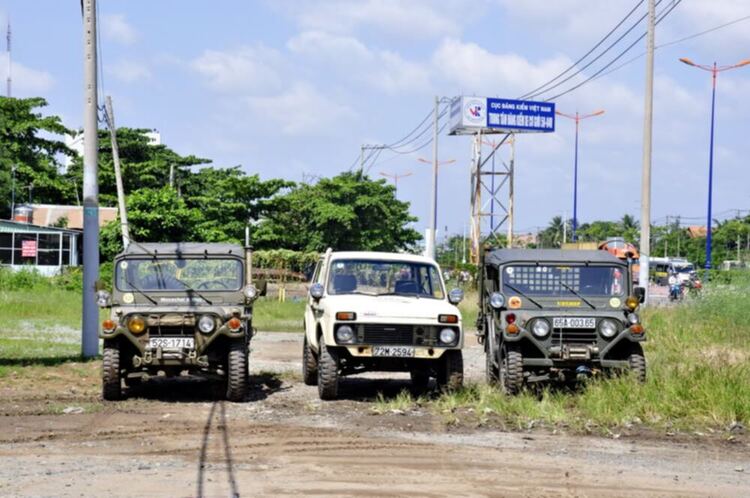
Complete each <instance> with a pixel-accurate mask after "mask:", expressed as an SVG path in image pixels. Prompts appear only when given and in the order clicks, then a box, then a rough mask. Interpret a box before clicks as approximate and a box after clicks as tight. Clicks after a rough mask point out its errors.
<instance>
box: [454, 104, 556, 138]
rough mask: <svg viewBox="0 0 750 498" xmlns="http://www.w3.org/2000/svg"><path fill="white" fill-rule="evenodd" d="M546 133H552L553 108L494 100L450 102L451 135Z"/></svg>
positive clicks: (550, 105) (551, 106)
mask: <svg viewBox="0 0 750 498" xmlns="http://www.w3.org/2000/svg"><path fill="white" fill-rule="evenodd" d="M479 131H481V132H482V134H490V133H509V132H513V133H540V132H541V133H549V132H553V131H555V104H554V103H552V102H536V101H532V100H513V99H501V98H493V97H456V98H454V99H453V100H452V101H451V111H450V132H449V134H450V135H472V134H474V133H477V132H479Z"/></svg>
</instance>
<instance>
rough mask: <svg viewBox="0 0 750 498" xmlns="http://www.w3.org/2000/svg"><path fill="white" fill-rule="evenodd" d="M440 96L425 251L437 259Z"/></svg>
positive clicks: (434, 131) (433, 151) (435, 120)
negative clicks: (430, 209) (430, 208)
mask: <svg viewBox="0 0 750 498" xmlns="http://www.w3.org/2000/svg"><path fill="white" fill-rule="evenodd" d="M439 106H440V98H439V97H437V96H435V110H434V112H433V117H432V120H433V130H432V202H431V206H432V212H431V213H430V228H429V233H428V235H427V244H426V248H425V252H426V255H427V257H429V258H432V259H435V231H436V230H437V188H438V107H439Z"/></svg>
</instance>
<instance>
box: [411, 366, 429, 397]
mask: <svg viewBox="0 0 750 498" xmlns="http://www.w3.org/2000/svg"><path fill="white" fill-rule="evenodd" d="M409 375H410V376H411V388H412V390H413V391H414V392H417V393H423V392H425V391H427V386H429V385H430V374H429V373H427V372H425V371H423V370H412V371H410V372H409Z"/></svg>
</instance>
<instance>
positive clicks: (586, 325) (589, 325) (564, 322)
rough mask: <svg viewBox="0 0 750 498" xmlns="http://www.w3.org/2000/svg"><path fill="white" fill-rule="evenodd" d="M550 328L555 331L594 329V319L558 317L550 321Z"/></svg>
mask: <svg viewBox="0 0 750 498" xmlns="http://www.w3.org/2000/svg"><path fill="white" fill-rule="evenodd" d="M552 327H553V328H556V329H595V328H596V319H595V318H580V317H575V316H558V317H555V318H553V319H552Z"/></svg>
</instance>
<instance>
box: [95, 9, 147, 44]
mask: <svg viewBox="0 0 750 498" xmlns="http://www.w3.org/2000/svg"><path fill="white" fill-rule="evenodd" d="M101 24H102V27H101V30H102V35H103V36H104V37H105V38H106V39H109V40H112V41H115V42H117V43H120V44H122V45H132V44H133V43H135V41H136V40H137V39H138V32H137V31H136V30H135V28H133V26H131V25H130V23H128V21H127V20H126V19H125V16H124V15H123V14H104V15H103V16H102V22H101Z"/></svg>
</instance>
